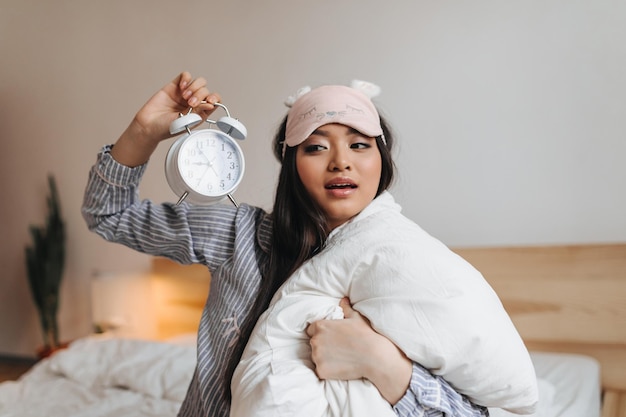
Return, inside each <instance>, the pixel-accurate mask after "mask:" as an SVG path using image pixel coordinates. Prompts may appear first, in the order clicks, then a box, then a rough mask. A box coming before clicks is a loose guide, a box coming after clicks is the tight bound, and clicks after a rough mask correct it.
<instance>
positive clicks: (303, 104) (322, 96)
mask: <svg viewBox="0 0 626 417" xmlns="http://www.w3.org/2000/svg"><path fill="white" fill-rule="evenodd" d="M379 93H380V88H379V87H378V86H376V85H374V84H371V83H368V82H365V81H356V80H355V81H353V82H352V84H351V86H350V87H348V86H343V85H325V86H321V87H317V88H315V89H313V90H311V88H310V87H303V88H301V89H300V90H298V92H297V93H296V95H295V96H292V97H289V98H288V99H287V100H286V101H285V104H286V105H287V106H288V107H291V110H289V113H288V115H287V126H286V132H285V142H284V143H283V155H284V153H285V146H289V147H294V146H298V145H299V144H301V143H302V142H304V141H305V140H306V139H307V138H308V137H309V136H310V135H311V133H313V132H314V131H315V129H317V128H318V127H320V126H323V125H326V124H329V123H339V124H342V125H345V126H349V127H351V128H353V129H356V130H357V131H359V132H360V133H362V134H363V135H366V136H369V137H378V136H383V129H382V128H381V126H380V116H379V115H378V111H377V110H376V107H375V106H374V103H372V100H371V97H375V96H377V95H378V94H379ZM383 141H384V136H383Z"/></svg>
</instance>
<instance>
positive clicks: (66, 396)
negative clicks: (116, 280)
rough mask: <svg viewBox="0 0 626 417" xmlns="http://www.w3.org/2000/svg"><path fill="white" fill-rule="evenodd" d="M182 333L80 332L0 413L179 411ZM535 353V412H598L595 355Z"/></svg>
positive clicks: (0, 391) (550, 415)
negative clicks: (160, 336) (173, 338)
mask: <svg viewBox="0 0 626 417" xmlns="http://www.w3.org/2000/svg"><path fill="white" fill-rule="evenodd" d="M192 339H193V338H192ZM181 340H182V339H181ZM181 340H178V342H179V343H158V342H147V341H141V340H129V339H111V338H101V337H95V338H94V337H89V338H85V339H81V340H79V341H77V342H75V343H73V344H72V345H71V346H70V347H69V348H68V349H67V350H64V351H61V352H59V353H58V354H56V355H54V356H53V357H51V358H49V359H46V360H43V361H41V362H39V363H38V364H37V365H35V366H34V367H33V368H32V369H31V370H30V371H29V372H28V373H26V374H25V375H24V376H23V377H22V378H20V380H18V381H8V382H4V383H2V384H0V417H31V416H32V417H35V416H36V417H41V416H46V417H57V416H58V417H113V416H115V417H118V416H124V417H133V416H137V417H143V416H146V417H147V416H152V417H166V416H167V417H175V416H176V413H177V412H178V409H179V407H180V403H181V402H182V400H183V397H184V395H185V392H186V390H187V387H188V385H189V381H190V380H191V376H192V374H193V370H194V368H195V362H196V355H195V351H196V349H195V346H194V344H193V342H192V343H186V342H185V343H183V344H181V343H180V342H181ZM531 358H532V361H533V364H534V366H535V370H536V374H537V378H538V386H539V407H538V409H537V411H536V413H535V414H534V416H535V417H599V415H600V368H599V365H598V363H597V362H596V361H595V360H593V359H592V358H590V357H587V356H580V355H569V354H555V353H538V352H531ZM490 412H491V415H492V416H493V417H513V416H516V415H515V414H511V413H508V412H506V411H503V410H499V409H491V410H490Z"/></svg>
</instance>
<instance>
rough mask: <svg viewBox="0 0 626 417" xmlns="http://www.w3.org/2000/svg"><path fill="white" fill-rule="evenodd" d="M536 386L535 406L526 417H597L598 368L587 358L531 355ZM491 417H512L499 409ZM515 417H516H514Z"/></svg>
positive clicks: (559, 354)
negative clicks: (532, 412) (537, 392)
mask: <svg viewBox="0 0 626 417" xmlns="http://www.w3.org/2000/svg"><path fill="white" fill-rule="evenodd" d="M530 356H531V359H532V361H533V365H534V366H535V372H536V374H537V381H538V386H539V403H538V404H537V410H536V411H535V413H534V414H532V415H531V416H528V417H599V416H600V407H601V381H600V365H599V364H598V362H597V361H596V360H595V359H593V358H591V357H588V356H583V355H574V354H564V353H543V352H531V354H530ZM489 411H490V415H491V417H514V416H516V414H512V413H509V412H507V411H504V410H501V409H495V408H492V409H490V410H489ZM517 417H519V416H517Z"/></svg>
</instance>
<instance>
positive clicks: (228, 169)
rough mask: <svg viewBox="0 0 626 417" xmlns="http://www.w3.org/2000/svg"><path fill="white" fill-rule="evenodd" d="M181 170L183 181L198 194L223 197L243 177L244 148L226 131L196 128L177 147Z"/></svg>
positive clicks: (179, 168)
mask: <svg viewBox="0 0 626 417" xmlns="http://www.w3.org/2000/svg"><path fill="white" fill-rule="evenodd" d="M177 160H178V172H179V174H180V177H181V179H182V180H183V181H184V183H185V184H186V185H187V186H188V187H189V188H190V189H191V190H190V191H194V192H196V193H198V194H201V195H204V196H208V197H222V196H225V195H226V194H228V193H230V192H232V191H234V190H235V188H237V186H238V185H239V182H240V181H241V179H242V177H243V170H244V159H243V153H242V152H241V148H240V147H239V145H237V143H236V142H235V141H234V140H233V139H232V138H230V137H229V136H228V135H226V134H225V133H222V132H219V131H217V130H202V131H196V132H194V133H193V134H191V135H190V136H189V137H187V138H186V139H185V140H184V142H183V143H182V144H181V145H180V148H179V150H178V157H177Z"/></svg>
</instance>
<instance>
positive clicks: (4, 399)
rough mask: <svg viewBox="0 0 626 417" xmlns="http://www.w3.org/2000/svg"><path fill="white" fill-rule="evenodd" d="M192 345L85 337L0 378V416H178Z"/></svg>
mask: <svg viewBox="0 0 626 417" xmlns="http://www.w3.org/2000/svg"><path fill="white" fill-rule="evenodd" d="M195 363H196V349H195V346H194V345H188V344H177V343H159V342H150V341H143V340H134V339H116V338H108V337H88V338H84V339H79V340H77V341H76V342H74V343H72V344H71V345H70V346H69V347H68V348H67V349H65V350H62V351H59V352H57V353H56V354H54V355H53V356H51V357H50V358H48V359H46V360H42V361H41V362H39V363H37V364H36V365H35V366H34V367H33V368H32V369H31V370H30V371H28V372H27V373H26V374H24V375H23V376H22V377H21V378H20V379H19V380H18V381H8V382H4V383H2V384H0V417H30V416H32V417H35V416H36V417H41V416H46V417H70V416H71V417H83V416H84V417H87V416H88V417H114V416H115V417H119V416H125V417H130V416H137V417H142V416H146V417H147V416H151V417H166V416H167V417H173V416H176V414H177V412H178V409H179V407H180V404H181V402H182V400H183V398H184V396H185V393H186V392H187V388H188V386H189V381H190V380H191V377H192V374H193V370H194V367H195Z"/></svg>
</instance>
